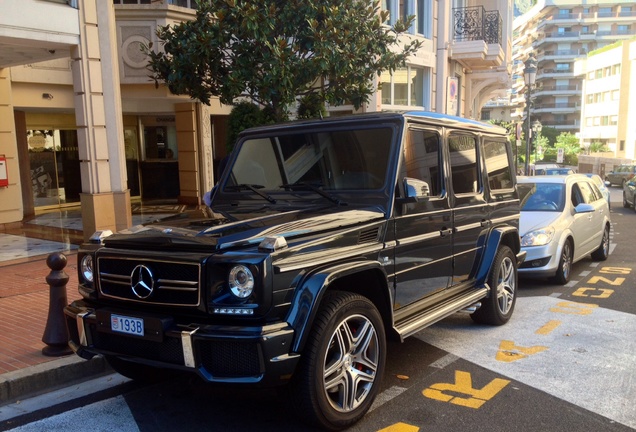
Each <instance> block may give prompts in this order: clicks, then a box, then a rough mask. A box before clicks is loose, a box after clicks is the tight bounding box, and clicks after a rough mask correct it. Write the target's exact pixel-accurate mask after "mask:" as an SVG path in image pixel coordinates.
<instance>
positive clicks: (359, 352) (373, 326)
mask: <svg viewBox="0 0 636 432" xmlns="http://www.w3.org/2000/svg"><path fill="white" fill-rule="evenodd" d="M385 357H386V338H385V333H384V325H383V322H382V318H381V317H380V314H379V312H378V310H377V309H376V308H375V306H374V305H373V303H371V302H370V301H369V300H368V299H367V298H365V297H362V296H360V295H358V294H354V293H348V292H342V291H332V292H327V293H326V294H325V298H324V300H323V302H322V305H321V307H320V310H319V311H318V315H317V317H316V319H315V321H314V324H313V329H312V332H311V334H310V336H309V340H308V341H307V345H306V346H305V350H304V352H303V356H302V358H301V362H300V364H299V365H298V370H297V371H296V373H295V374H294V377H293V378H292V381H291V383H290V388H289V390H290V399H291V402H292V404H293V405H294V411H295V412H296V413H297V414H298V415H299V416H300V418H301V419H302V420H304V421H308V422H310V423H312V424H314V425H318V426H320V427H322V428H325V429H329V430H340V429H344V428H346V427H348V426H350V425H352V424H353V423H355V422H356V421H358V420H359V419H360V418H361V417H362V416H364V414H365V413H366V412H367V411H368V410H369V408H370V407H371V404H372V403H373V400H374V399H375V396H376V395H377V393H378V391H379V388H380V381H381V380H382V375H383V373H384V366H385Z"/></svg>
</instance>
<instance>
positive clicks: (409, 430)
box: [378, 422, 420, 432]
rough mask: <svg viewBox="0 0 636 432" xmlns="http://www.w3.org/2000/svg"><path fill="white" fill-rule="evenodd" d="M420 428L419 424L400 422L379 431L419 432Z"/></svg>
mask: <svg viewBox="0 0 636 432" xmlns="http://www.w3.org/2000/svg"><path fill="white" fill-rule="evenodd" d="M419 430H420V428H419V427H417V426H413V425H410V424H407V423H402V422H400V423H396V424H392V425H391V426H389V427H385V428H384V429H380V430H379V431H378V432H417V431H419Z"/></svg>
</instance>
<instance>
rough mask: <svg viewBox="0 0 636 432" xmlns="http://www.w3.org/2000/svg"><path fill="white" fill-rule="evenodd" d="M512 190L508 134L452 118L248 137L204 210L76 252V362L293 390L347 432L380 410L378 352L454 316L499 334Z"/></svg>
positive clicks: (354, 121) (71, 321) (367, 122)
mask: <svg viewBox="0 0 636 432" xmlns="http://www.w3.org/2000/svg"><path fill="white" fill-rule="evenodd" d="M515 181H516V179H515V169H514V164H513V156H512V152H511V147H510V145H509V143H508V139H507V135H506V131H505V130H504V129H503V128H500V127H497V126H494V125H488V124H483V123H479V122H476V121H471V120H466V119H462V118H458V117H452V116H446V115H440V114H435V113H430V112H405V113H374V114H363V115H354V116H350V117H338V118H330V119H324V120H311V121H299V122H292V123H288V124H282V125H273V126H266V127H259V128H253V129H249V130H247V131H244V132H243V133H242V134H241V135H240V137H239V139H238V141H237V144H236V147H235V150H234V151H233V153H232V156H231V159H230V160H229V162H228V164H227V167H226V168H225V170H224V172H223V174H222V176H221V179H220V181H219V183H218V184H217V185H216V186H215V188H214V189H213V191H212V194H211V202H210V206H209V207H207V206H205V207H202V208H199V209H198V210H196V211H193V212H191V213H183V214H179V215H177V216H174V217H171V218H167V219H163V220H160V221H157V222H154V223H150V224H147V225H144V226H137V227H132V228H130V229H127V230H124V231H122V232H119V233H117V234H112V235H108V236H107V235H105V234H106V233H96V234H95V235H94V236H93V237H92V239H91V241H90V242H88V243H86V244H85V245H83V247H82V248H81V249H80V251H79V254H78V273H79V292H80V294H81V296H82V299H81V300H77V301H74V302H73V303H72V304H70V305H69V306H67V307H66V308H65V314H66V317H67V324H68V328H69V334H70V339H71V340H70V345H71V347H72V348H73V350H75V351H76V352H77V354H78V355H80V356H82V357H84V358H90V357H92V356H94V355H96V354H102V355H103V356H105V358H106V359H107V360H108V362H109V363H110V365H111V366H112V367H113V368H114V369H115V370H116V371H118V372H120V373H121V374H123V375H126V376H128V377H132V378H138V379H144V378H150V377H152V376H156V375H158V374H159V375H160V374H162V370H165V369H168V368H171V369H180V370H183V371H190V372H192V373H196V374H198V375H199V376H200V377H201V378H202V379H204V380H206V381H209V382H218V383H225V384H228V383H230V384H234V385H244V384H253V385H286V386H287V388H288V389H289V391H290V393H291V395H292V397H291V398H290V399H291V401H292V403H293V404H295V407H296V409H295V410H294V411H296V412H297V413H299V414H300V415H301V417H303V418H305V419H309V420H310V421H311V422H313V423H315V424H318V425H320V426H322V427H324V428H328V429H342V428H345V427H347V426H349V425H350V424H352V423H354V422H355V421H357V420H358V419H359V418H361V417H362V416H363V415H364V414H365V413H366V411H367V410H368V409H369V407H370V406H371V403H372V402H373V399H374V398H375V396H376V394H377V393H378V389H379V386H380V381H381V379H382V375H383V372H384V369H385V358H386V349H387V342H386V340H387V338H388V337H392V338H396V339H398V340H401V339H404V338H406V337H407V336H409V335H412V334H414V333H415V332H417V331H419V330H421V329H423V328H425V327H427V326H429V325H431V324H433V323H435V322H436V321H439V320H441V319H442V318H444V317H446V316H448V315H450V314H453V313H455V312H457V311H460V310H468V311H469V312H472V315H471V316H472V317H473V318H474V320H475V321H477V322H479V323H487V324H493V325H501V324H504V323H506V322H507V321H508V320H509V319H510V317H511V315H512V312H513V310H514V306H515V300H516V295H517V288H518V287H517V266H518V264H519V263H520V262H521V261H522V260H523V253H522V252H520V246H519V233H518V222H519V200H518V196H517V192H516V188H515ZM108 234H111V233H108Z"/></svg>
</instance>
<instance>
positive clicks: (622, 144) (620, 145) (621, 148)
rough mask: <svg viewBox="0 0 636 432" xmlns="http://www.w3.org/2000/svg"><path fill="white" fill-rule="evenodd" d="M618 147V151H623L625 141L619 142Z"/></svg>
mask: <svg viewBox="0 0 636 432" xmlns="http://www.w3.org/2000/svg"><path fill="white" fill-rule="evenodd" d="M618 146H619V147H618V149H619V151H625V140H621V141H620V143H619V144H618Z"/></svg>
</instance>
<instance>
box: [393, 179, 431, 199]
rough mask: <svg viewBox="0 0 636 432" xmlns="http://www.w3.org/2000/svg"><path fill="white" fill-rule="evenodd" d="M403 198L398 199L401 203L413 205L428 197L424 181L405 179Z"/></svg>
mask: <svg viewBox="0 0 636 432" xmlns="http://www.w3.org/2000/svg"><path fill="white" fill-rule="evenodd" d="M403 185H404V193H405V197H404V198H400V199H399V201H400V202H401V203H404V204H406V203H414V202H420V201H424V200H426V199H428V198H429V197H430V187H429V185H428V183H426V182H425V181H424V180H418V179H414V178H411V177H405V178H404V181H403Z"/></svg>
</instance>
